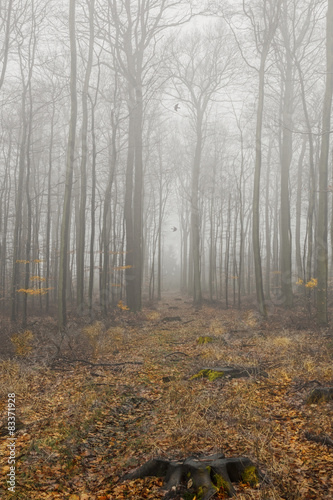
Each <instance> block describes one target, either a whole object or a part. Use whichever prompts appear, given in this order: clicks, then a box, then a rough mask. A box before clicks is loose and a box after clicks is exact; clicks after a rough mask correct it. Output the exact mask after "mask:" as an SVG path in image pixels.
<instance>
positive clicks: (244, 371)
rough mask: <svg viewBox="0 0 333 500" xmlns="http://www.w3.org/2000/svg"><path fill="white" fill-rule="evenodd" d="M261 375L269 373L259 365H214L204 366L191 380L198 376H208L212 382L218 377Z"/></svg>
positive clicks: (264, 375)
mask: <svg viewBox="0 0 333 500" xmlns="http://www.w3.org/2000/svg"><path fill="white" fill-rule="evenodd" d="M251 376H252V377H253V376H261V377H266V378H267V377H268V375H267V373H266V372H264V371H260V370H259V369H258V368H257V367H252V366H251V367H235V366H219V367H217V366H214V367H211V368H203V369H202V370H200V371H199V372H198V373H196V374H195V375H192V377H191V378H190V380H193V379H196V378H208V380H210V381H211V382H213V381H214V380H216V379H218V378H227V379H230V378H243V377H244V378H245V377H251Z"/></svg>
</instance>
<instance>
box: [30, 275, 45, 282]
mask: <svg viewBox="0 0 333 500" xmlns="http://www.w3.org/2000/svg"><path fill="white" fill-rule="evenodd" d="M30 281H46V278H42V277H41V276H31V278H30Z"/></svg>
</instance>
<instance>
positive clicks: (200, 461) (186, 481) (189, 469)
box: [122, 453, 262, 500]
mask: <svg viewBox="0 0 333 500" xmlns="http://www.w3.org/2000/svg"><path fill="white" fill-rule="evenodd" d="M147 476H156V477H161V478H164V484H165V486H164V487H163V490H164V491H166V493H165V496H164V499H165V500H167V499H171V498H174V496H175V494H177V493H181V494H182V496H184V497H185V498H194V497H196V498H197V500H209V499H210V498H212V497H213V496H214V495H215V493H217V492H218V491H220V490H224V492H225V493H226V494H227V495H228V496H229V497H233V496H235V494H236V492H235V489H234V487H233V485H232V483H233V482H241V481H242V482H244V483H248V484H250V485H251V486H255V485H256V484H257V483H258V482H259V480H260V479H261V478H262V475H261V473H260V472H259V471H258V469H257V467H256V466H255V465H254V464H253V462H252V461H251V460H250V459H248V458H247V457H238V458H225V455H224V454H223V453H219V454H216V455H211V456H200V457H188V458H186V459H185V460H180V461H176V460H167V459H164V458H153V459H152V460H149V461H148V462H146V463H145V464H144V465H142V466H141V467H139V468H138V469H136V470H135V471H133V472H130V473H129V474H126V475H125V476H123V478H122V480H123V481H125V480H127V479H138V478H144V477H147Z"/></svg>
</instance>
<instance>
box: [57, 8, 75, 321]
mask: <svg viewBox="0 0 333 500" xmlns="http://www.w3.org/2000/svg"><path fill="white" fill-rule="evenodd" d="M69 39H70V50H71V70H70V94H71V114H70V123H69V132H68V146H67V159H66V179H65V194H64V205H63V214H62V223H61V235H60V263H59V280H58V327H59V329H60V330H61V329H62V328H63V327H64V326H65V325H66V322H67V309H66V290H67V284H68V282H67V273H68V246H69V238H70V214H71V194H72V186H73V170H74V152H75V134H76V122H77V91H76V40H75V0H70V2H69Z"/></svg>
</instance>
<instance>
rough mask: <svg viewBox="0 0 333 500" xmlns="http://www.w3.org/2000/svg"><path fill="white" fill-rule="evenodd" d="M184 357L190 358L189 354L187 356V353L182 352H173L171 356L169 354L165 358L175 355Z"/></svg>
mask: <svg viewBox="0 0 333 500" xmlns="http://www.w3.org/2000/svg"><path fill="white" fill-rule="evenodd" d="M178 354H180V355H182V356H189V355H188V354H186V353H185V352H181V351H176V352H171V353H170V354H167V355H166V356H165V358H168V357H169V356H175V355H178Z"/></svg>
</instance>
